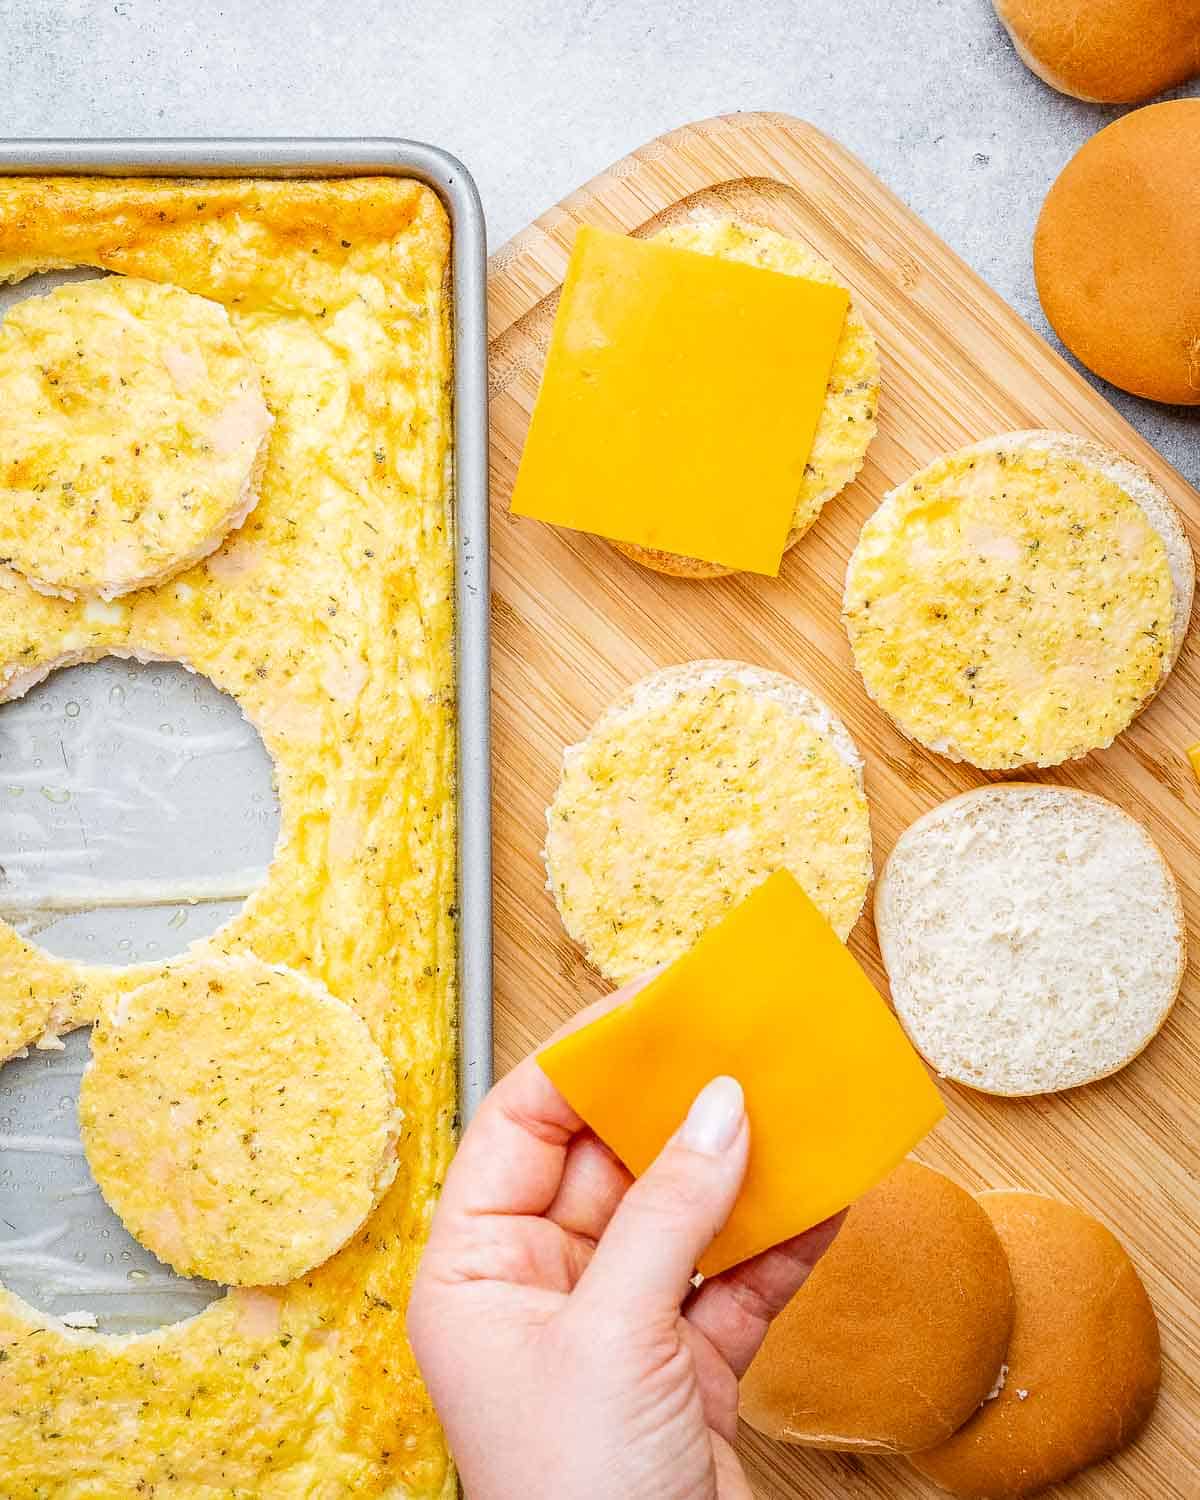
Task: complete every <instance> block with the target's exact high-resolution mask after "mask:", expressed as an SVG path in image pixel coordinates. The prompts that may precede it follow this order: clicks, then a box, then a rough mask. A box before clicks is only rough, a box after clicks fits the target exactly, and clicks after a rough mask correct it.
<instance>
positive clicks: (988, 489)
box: [843, 431, 1195, 770]
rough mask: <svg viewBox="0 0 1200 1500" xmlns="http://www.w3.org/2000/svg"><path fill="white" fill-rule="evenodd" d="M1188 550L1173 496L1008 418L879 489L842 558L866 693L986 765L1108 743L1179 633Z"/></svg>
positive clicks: (1186, 605) (1057, 757) (1099, 452)
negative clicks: (992, 431) (1006, 426)
mask: <svg viewBox="0 0 1200 1500" xmlns="http://www.w3.org/2000/svg"><path fill="white" fill-rule="evenodd" d="M1194 588H1195V563H1194V560H1193V557H1192V551H1191V546H1190V544H1189V542H1188V539H1187V534H1186V533H1185V531H1184V529H1183V523H1182V521H1181V520H1180V518H1179V514H1178V512H1177V511H1176V509H1175V507H1174V505H1172V503H1171V501H1170V499H1169V498H1168V497H1167V495H1166V494H1165V492H1164V491H1163V490H1162V489H1161V488H1160V487H1159V486H1158V485H1157V484H1155V483H1154V481H1153V480H1152V479H1151V478H1150V476H1149V475H1148V474H1147V473H1146V472H1145V471H1144V470H1142V469H1140V468H1138V466H1137V465H1136V464H1133V463H1131V462H1130V461H1129V460H1128V459H1125V458H1122V457H1121V455H1120V454H1117V453H1113V452H1111V451H1110V450H1108V449H1105V448H1102V447H1101V446H1100V445H1099V444H1097V443H1093V442H1091V441H1090V440H1088V439H1087V438H1083V437H1078V436H1076V435H1075V434H1073V433H1060V432H1043V431H1030V432H1012V433H1005V434H1002V435H1000V436H998V437H994V438H988V439H986V440H985V441H983V442H980V443H975V444H973V445H972V446H970V447H967V448H962V449H960V450H959V451H958V452H957V453H951V454H948V455H946V456H944V457H942V458H938V459H935V460H934V462H933V463H931V464H929V465H928V466H927V467H926V468H924V469H922V470H921V471H920V472H919V473H917V474H914V475H913V476H912V478H911V479H908V480H906V481H905V482H904V483H903V484H901V485H898V486H897V487H896V488H895V489H893V490H892V491H890V493H888V494H887V495H885V496H884V498H883V500H882V502H881V503H880V505H879V508H878V509H877V510H876V511H875V513H874V515H872V516H871V517H870V518H869V519H868V521H867V523H866V525H865V526H864V527H863V529H862V533H861V535H860V536H859V539H858V543H857V545H856V546H855V549H854V552H853V554H852V556H851V558H850V563H849V566H848V567H847V570H846V587H845V596H844V601H843V618H844V620H845V624H846V629H847V632H848V634H849V636H850V645H851V649H852V651H853V653H854V660H855V665H856V666H857V667H858V670H859V672H860V673H861V675H862V678H863V681H864V683H865V685H866V688H867V691H868V693H869V694H870V695H871V697H872V698H874V699H875V701H876V702H877V703H878V704H879V705H880V707H881V708H883V709H884V710H885V711H886V712H887V713H888V714H889V715H890V716H891V718H892V719H893V720H894V721H895V723H896V724H897V726H898V728H899V729H900V730H901V731H902V732H903V733H904V734H906V735H907V736H908V737H909V738H910V739H913V740H916V741H917V742H918V743H920V744H922V745H925V746H926V748H928V749H930V750H933V751H935V752H936V753H937V754H939V755H945V756H947V757H948V758H949V759H951V760H964V761H968V762H969V763H970V764H972V765H975V766H978V767H980V768H981V769H982V770H1014V769H1016V768H1018V767H1020V766H1025V765H1039V766H1053V765H1058V764H1059V763H1060V762H1061V761H1064V760H1070V759H1072V758H1074V757H1077V756H1080V755H1086V754H1087V753H1088V752H1089V751H1091V750H1097V749H1102V748H1104V747H1105V746H1107V745H1110V744H1111V743H1112V741H1113V739H1114V738H1115V737H1116V736H1117V735H1118V734H1119V733H1120V732H1121V731H1122V730H1123V729H1125V728H1127V727H1128V725H1129V724H1130V723H1131V721H1132V720H1133V719H1134V717H1135V716H1136V715H1137V714H1138V713H1139V712H1140V711H1141V710H1142V709H1143V708H1144V707H1145V705H1146V704H1147V703H1148V702H1149V701H1150V699H1151V698H1152V697H1153V696H1154V694H1155V693H1156V692H1157V691H1158V689H1159V688H1160V687H1161V686H1162V684H1163V682H1164V681H1165V680H1166V676H1167V674H1168V673H1169V672H1170V670H1171V668H1172V666H1173V665H1174V663H1175V659H1176V657H1177V656H1178V654H1179V650H1180V648H1181V646H1182V645H1183V641H1184V637H1185V635H1186V633H1187V625H1188V619H1189V617H1190V614H1191V608H1192V596H1193V592H1194Z"/></svg>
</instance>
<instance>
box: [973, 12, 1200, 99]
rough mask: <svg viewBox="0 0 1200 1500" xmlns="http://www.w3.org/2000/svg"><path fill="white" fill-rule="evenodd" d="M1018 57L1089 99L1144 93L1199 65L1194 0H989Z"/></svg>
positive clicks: (1199, 16) (1198, 15) (1055, 84)
mask: <svg viewBox="0 0 1200 1500" xmlns="http://www.w3.org/2000/svg"><path fill="white" fill-rule="evenodd" d="M993 3H994V4H995V7H996V14H997V15H998V16H999V17H1000V20H1001V21H1002V22H1003V23H1004V26H1005V29H1006V30H1007V31H1008V34H1009V35H1010V36H1011V37H1012V39H1013V45H1014V46H1015V47H1016V49H1017V52H1018V54H1019V55H1020V57H1021V60H1022V61H1023V62H1024V63H1025V65H1026V66H1027V67H1028V68H1031V69H1032V70H1033V72H1035V73H1036V74H1037V75H1038V77H1039V78H1041V79H1043V80H1044V81H1045V82H1046V83H1048V84H1049V85H1050V87H1051V88H1055V89H1058V90H1059V92H1060V93H1063V94H1073V95H1074V96H1075V98H1076V99H1087V100H1090V101H1091V102H1093V103H1104V104H1128V103H1133V102H1135V101H1137V100H1139V99H1149V98H1150V96H1151V95H1152V94H1159V93H1162V91H1163V90H1164V89H1169V88H1173V87H1174V85H1175V84H1177V83H1183V82H1184V81H1185V80H1186V79H1188V78H1191V77H1193V76H1194V75H1195V74H1196V73H1200V0H993Z"/></svg>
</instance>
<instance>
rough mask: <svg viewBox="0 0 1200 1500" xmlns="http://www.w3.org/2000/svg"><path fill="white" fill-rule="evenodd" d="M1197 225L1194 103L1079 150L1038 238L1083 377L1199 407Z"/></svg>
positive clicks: (1109, 130) (1050, 298)
mask: <svg viewBox="0 0 1200 1500" xmlns="http://www.w3.org/2000/svg"><path fill="white" fill-rule="evenodd" d="M1196 34H1197V36H1198V37H1200V30H1198V31H1197V33H1196ZM1197 223H1200V99H1176V100H1173V101H1171V102H1169V103H1166V104H1152V105H1150V106H1149V108H1147V109H1138V110H1134V111H1133V113H1132V114H1127V115H1125V116H1123V117H1122V118H1121V119H1119V120H1116V121H1114V123H1113V124H1111V125H1109V126H1107V127H1106V128H1105V129H1104V130H1102V131H1100V132H1099V134H1098V135H1095V136H1093V137H1092V139H1091V140H1090V141H1088V142H1087V143H1086V144H1085V145H1084V146H1082V147H1081V148H1080V150H1079V151H1078V152H1077V153H1076V154H1075V156H1074V157H1072V159H1071V160H1070V161H1069V162H1068V163H1067V165H1066V166H1065V167H1064V168H1063V170H1062V172H1061V174H1060V175H1059V177H1058V180H1057V181H1056V182H1055V184H1054V186H1053V187H1052V188H1051V189H1050V192H1049V193H1048V194H1047V197H1046V201H1045V204H1044V205H1043V207H1042V212H1041V216H1040V217H1039V219H1038V224H1037V230H1036V232H1035V234H1034V240H1033V269H1034V275H1035V277H1036V280H1037V289H1038V296H1039V297H1040V298H1041V301H1042V307H1043V308H1044V309H1045V312H1046V316H1047V318H1049V320H1050V322H1051V324H1052V325H1053V327H1054V331H1055V332H1056V333H1057V334H1058V336H1059V338H1060V339H1062V341H1063V343H1064V344H1065V345H1066V346H1067V348H1068V349H1070V351H1071V353H1072V354H1074V355H1075V357H1076V358H1077V359H1079V360H1080V361H1081V362H1082V363H1083V364H1085V365H1086V366H1087V367H1088V369H1089V370H1092V371H1094V373H1095V374H1097V375H1099V376H1101V377H1103V379H1105V380H1109V381H1111V382H1112V383H1113V385H1116V386H1119V387H1120V388H1121V389H1122V390H1125V391H1132V392H1133V394H1134V395H1135V396H1145V397H1147V398H1148V399H1149V400H1151V401H1168V402H1174V403H1179V404H1182V405H1185V406H1195V405H1197V404H1198V403H1200V277H1198V276H1197V275H1196V225H1197Z"/></svg>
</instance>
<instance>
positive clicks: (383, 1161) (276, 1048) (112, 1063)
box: [79, 955, 399, 1286]
mask: <svg viewBox="0 0 1200 1500" xmlns="http://www.w3.org/2000/svg"><path fill="white" fill-rule="evenodd" d="M79 1118H80V1128H81V1134H82V1137H83V1144H84V1150H85V1152H86V1154H87V1159H88V1164H89V1165H90V1167H91V1169H92V1172H93V1174H94V1176H95V1178H96V1182H97V1184H98V1185H99V1187H100V1191H101V1192H102V1193H103V1195H104V1197H105V1199H106V1201H107V1202H108V1203H109V1205H110V1206H111V1207H112V1208H113V1210H114V1211H115V1212H116V1213H117V1214H118V1215H119V1216H120V1218H121V1220H122V1222H123V1223H124V1224H125V1226H126V1228H128V1230H129V1232H130V1233H131V1234H132V1235H134V1236H135V1238H136V1239H138V1240H139V1241H140V1242H141V1243H142V1244H143V1245H145V1246H146V1247H147V1248H148V1249H150V1250H152V1251H153V1252H154V1254H155V1255H157V1256H158V1257H159V1259H160V1260H163V1261H166V1262H167V1264H168V1265H170V1266H173V1267H174V1268H175V1270H176V1271H178V1272H179V1273H180V1274H181V1275H184V1276H204V1277H207V1278H208V1279H209V1280H211V1281H218V1282H222V1283H224V1284H226V1285H242V1286H262V1285H274V1284H280V1283H284V1282H288V1281H292V1280H294V1279H295V1278H296V1277H297V1276H301V1275H303V1273H304V1272H305V1271H308V1270H311V1269H312V1267H313V1266H316V1265H319V1264H321V1262H322V1261H325V1260H327V1259H328V1258H329V1257H330V1256H331V1255H332V1254H333V1253H334V1252H335V1251H336V1250H339V1249H340V1248H341V1247H342V1246H343V1245H344V1244H345V1243H346V1241H347V1240H348V1239H349V1238H350V1237H351V1236H352V1235H353V1234H354V1233H355V1231H356V1230H357V1229H358V1228H359V1227H360V1226H361V1225H362V1223H363V1222H364V1220H365V1219H366V1217H367V1215H368V1214H369V1213H370V1212H371V1210H372V1209H373V1208H374V1206H375V1204H376V1203H377V1202H378V1201H379V1198H380V1196H381V1195H382V1193H383V1191H384V1189H385V1188H386V1187H387V1186H388V1184H389V1183H390V1182H391V1181H392V1178H393V1177H394V1176H395V1172H396V1138H397V1131H398V1118H399V1117H398V1115H397V1112H396V1105H395V1095H394V1089H393V1082H392V1073H391V1069H390V1067H389V1066H388V1063H387V1060H386V1058H385V1057H384V1055H383V1053H382V1052H381V1051H380V1049H379V1047H378V1046H376V1044H375V1042H374V1041H373V1040H372V1039H371V1034H370V1032H369V1031H368V1030H367V1027H366V1025H365V1024H364V1022H363V1021H362V1020H361V1018H360V1017H359V1016H358V1015H356V1014H355V1012H354V1011H353V1010H351V1009H350V1007H349V1006H348V1005H345V1004H343V1003H342V1002H341V1001H340V1000H336V999H334V997H333V996H332V995H331V994H330V993H329V992H328V991H327V990H325V989H324V988H323V987H322V986H321V985H319V984H316V983H315V982H314V981H312V980H311V979H306V978H304V977H303V976H302V975H300V974H297V973H295V972H294V971H293V970H290V969H284V968H277V967H272V966H271V965H268V964H264V963H261V962H260V961H259V960H258V959H256V958H252V957H249V956H244V955H243V956H238V957H229V956H224V957H213V958H205V959H202V960H193V961H191V962H183V963H180V964H178V965H177V966H175V967H172V968H169V969H167V970H165V971H164V973H163V974H162V975H161V977H159V978H157V979H154V980H151V981H150V982H149V983H148V984H145V985H142V986H141V987H140V988H138V989H136V990H133V991H131V992H130V993H129V994H128V995H126V996H124V997H122V998H120V999H118V1000H117V1001H116V1003H115V1004H114V1005H113V1007H112V1008H111V1009H110V1010H109V1012H108V1013H107V1014H106V1015H105V1016H103V1017H102V1018H101V1020H100V1021H99V1022H98V1023H97V1024H96V1027H95V1030H94V1031H93V1033H92V1061H91V1064H90V1065H89V1067H88V1069H87V1071H86V1073H85V1074H84V1079H83V1084H82V1087H81V1090H80V1096H79Z"/></svg>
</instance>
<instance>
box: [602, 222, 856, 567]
mask: <svg viewBox="0 0 1200 1500" xmlns="http://www.w3.org/2000/svg"><path fill="white" fill-rule="evenodd" d="M655 238H656V239H660V240H662V241H663V242H664V243H665V244H668V245H674V246H675V247H676V248H677V249H679V250H694V251H696V252H697V253H699V254H701V255H716V256H720V257H721V258H723V259H725V260H737V261H745V262H746V263H747V264H749V265H755V266H765V267H766V268H767V270H769V271H779V272H782V273H783V274H784V275H788V276H803V277H804V278H805V279H806V280H808V281H823V282H827V283H829V284H831V285H834V286H844V283H843V281H842V278H841V277H840V276H839V275H838V273H837V272H836V271H835V270H834V268H833V266H831V265H830V264H829V262H828V261H827V260H824V259H823V258H822V257H821V256H819V255H817V254H816V252H815V251H812V250H810V249H809V248H808V246H807V245H802V244H801V243H800V242H799V241H798V240H792V239H788V238H787V237H786V236H785V235H782V234H777V233H776V232H775V231H774V230H773V229H764V228H763V227H762V226H761V225H758V224H744V223H742V222H740V221H739V220H737V219H706V220H689V221H688V222H687V223H683V224H672V225H669V226H668V227H667V228H666V229H662V230H660V231H659V232H658V234H657V235H656V236H655ZM846 290H847V291H848V290H849V288H848V287H847V288H846ZM878 405H879V356H878V354H877V352H876V349H875V336H874V334H872V332H871V330H870V329H869V328H868V327H867V324H866V322H865V321H864V320H863V316H862V314H861V312H859V310H858V308H857V306H856V305H855V303H854V301H853V299H851V302H850V306H849V308H848V309H847V311H846V321H845V323H844V324H843V326H842V336H841V338H840V340H839V341H838V346H837V350H836V352H835V354H834V358H833V368H832V369H831V371H830V373H829V386H828V389H827V391H826V394H825V406H824V408H823V410H822V412H821V415H820V418H819V420H818V422H817V430H816V433H815V435H814V437H813V445H812V451H811V452H810V453H809V455H808V463H807V464H806V466H805V470H804V480H803V483H802V484H801V486H800V493H799V494H798V495H797V496H796V511H795V514H794V516H793V518H792V527H791V531H790V532H789V533H788V539H787V546H788V547H789V548H790V547H794V546H795V545H796V543H797V542H798V541H799V540H800V538H801V537H802V536H803V535H804V533H805V532H806V531H807V530H808V529H809V527H810V526H811V525H812V524H813V522H814V521H815V520H816V519H817V517H818V516H819V515H820V513H821V508H822V507H823V506H824V504H825V502H826V501H827V500H832V499H833V497H834V496H835V495H837V494H838V493H840V492H841V491H842V490H844V489H845V488H846V486H847V485H848V484H849V483H850V481H851V480H852V479H853V478H854V476H855V475H856V474H857V473H858V471H859V470H860V469H861V468H862V465H863V459H864V457H865V455H866V451H867V448H868V446H869V444H870V442H871V439H872V438H873V437H874V436H875V412H876V408H877V407H878ZM752 499H753V496H740V495H732V496H730V503H731V504H733V505H741V504H744V503H745V502H746V501H747V500H752ZM613 546H614V547H616V549H617V551H618V552H621V553H623V554H624V555H625V556H626V557H630V558H632V559H633V560H634V562H638V563H641V564H642V566H643V567H646V568H652V569H653V570H654V571H655V572H656V573H668V574H670V575H672V576H673V577H675V578H720V577H722V576H723V575H725V574H726V573H729V572H731V571H732V569H730V568H726V567H722V565H721V564H720V563H710V562H703V561H701V560H700V559H699V558H694V557H679V556H677V555H676V554H675V553H674V552H661V551H657V550H655V549H654V548H650V547H638V546H636V545H633V544H631V543H628V542H614V543H613Z"/></svg>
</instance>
